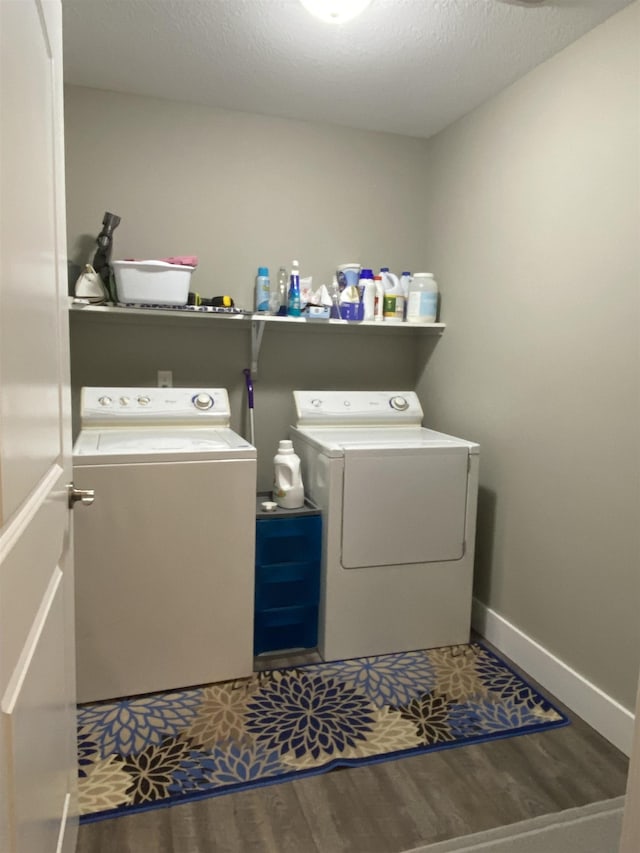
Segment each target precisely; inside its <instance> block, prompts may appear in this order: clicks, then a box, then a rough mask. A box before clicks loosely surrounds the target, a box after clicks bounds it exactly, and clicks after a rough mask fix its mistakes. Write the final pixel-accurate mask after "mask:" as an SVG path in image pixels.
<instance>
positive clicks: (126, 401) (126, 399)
mask: <svg viewBox="0 0 640 853" xmlns="http://www.w3.org/2000/svg"><path fill="white" fill-rule="evenodd" d="M130 402H131V400H130V398H129V397H120V405H121V406H128V405H129V403H130Z"/></svg>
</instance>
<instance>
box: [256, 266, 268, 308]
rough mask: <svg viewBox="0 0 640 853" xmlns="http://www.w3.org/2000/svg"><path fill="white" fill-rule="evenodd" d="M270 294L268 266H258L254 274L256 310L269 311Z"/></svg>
mask: <svg viewBox="0 0 640 853" xmlns="http://www.w3.org/2000/svg"><path fill="white" fill-rule="evenodd" d="M270 295H271V282H270V281H269V267H258V275H257V276H256V311H258V312H260V313H261V314H266V313H267V312H268V311H269V298H270Z"/></svg>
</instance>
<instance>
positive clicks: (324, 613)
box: [290, 391, 480, 660]
mask: <svg viewBox="0 0 640 853" xmlns="http://www.w3.org/2000/svg"><path fill="white" fill-rule="evenodd" d="M294 403H295V409H296V422H295V425H294V426H293V427H292V428H291V431H290V435H291V438H292V440H293V444H294V447H295V450H296V453H297V454H298V455H299V456H300V459H301V461H302V473H303V480H304V485H305V491H306V493H307V494H308V496H309V497H310V498H311V500H312V501H314V503H316V504H317V505H318V506H320V508H321V509H322V513H323V521H324V523H323V535H324V541H323V563H322V586H321V603H320V624H319V650H320V653H321V655H322V657H323V658H324V659H325V660H339V659H344V658H352V657H363V656H368V655H379V654H387V653H391V652H399V651H409V650H412V649H422V648H434V647H437V646H443V645H450V644H456V643H466V642H468V640H469V633H470V624H471V596H472V581H473V559H474V539H475V527H476V505H477V493H478V465H479V459H480V457H479V452H480V447H479V445H478V444H475V443H474V442H471V441H465V440H463V439H460V438H454V437H453V436H450V435H445V434H443V433H439V432H434V431H433V430H430V429H426V428H424V427H422V417H423V413H422V408H421V406H420V402H419V400H418V397H417V396H416V394H415V393H414V392H386V391H371V392H370V391H354V392H344V391H294Z"/></svg>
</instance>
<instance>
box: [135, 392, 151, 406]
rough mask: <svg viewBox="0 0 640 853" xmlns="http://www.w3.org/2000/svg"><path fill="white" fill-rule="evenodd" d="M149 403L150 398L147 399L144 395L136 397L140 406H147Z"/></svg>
mask: <svg viewBox="0 0 640 853" xmlns="http://www.w3.org/2000/svg"><path fill="white" fill-rule="evenodd" d="M150 402H151V397H147V395H146V394H141V395H140V396H139V397H138V403H139V404H140V405H141V406H148V405H149V403H150Z"/></svg>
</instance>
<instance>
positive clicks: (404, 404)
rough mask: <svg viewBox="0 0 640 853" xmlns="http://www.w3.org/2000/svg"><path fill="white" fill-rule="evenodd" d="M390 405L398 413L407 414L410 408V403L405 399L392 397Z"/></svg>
mask: <svg viewBox="0 0 640 853" xmlns="http://www.w3.org/2000/svg"><path fill="white" fill-rule="evenodd" d="M389 405H390V406H391V408H392V409H395V410H396V412H406V411H407V409H408V408H409V403H408V401H407V400H406V399H405V398H404V397H392V398H391V399H390V400H389Z"/></svg>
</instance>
